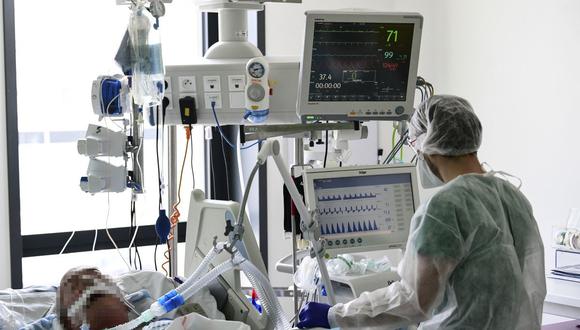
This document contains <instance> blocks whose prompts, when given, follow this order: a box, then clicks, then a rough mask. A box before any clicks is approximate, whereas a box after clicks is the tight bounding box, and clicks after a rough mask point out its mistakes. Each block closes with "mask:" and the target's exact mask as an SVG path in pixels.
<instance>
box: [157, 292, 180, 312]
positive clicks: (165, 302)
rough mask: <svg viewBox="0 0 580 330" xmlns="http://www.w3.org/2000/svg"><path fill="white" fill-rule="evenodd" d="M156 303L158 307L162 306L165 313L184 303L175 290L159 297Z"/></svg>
mask: <svg viewBox="0 0 580 330" xmlns="http://www.w3.org/2000/svg"><path fill="white" fill-rule="evenodd" d="M157 302H158V303H159V305H161V306H163V308H164V309H165V311H166V312H167V313H169V312H171V311H172V310H174V309H176V308H177V307H179V306H181V305H183V304H184V303H185V301H184V300H183V297H182V296H181V295H180V294H179V293H177V291H175V290H171V291H169V292H168V293H167V294H165V295H163V296H161V297H160V298H159V299H157Z"/></svg>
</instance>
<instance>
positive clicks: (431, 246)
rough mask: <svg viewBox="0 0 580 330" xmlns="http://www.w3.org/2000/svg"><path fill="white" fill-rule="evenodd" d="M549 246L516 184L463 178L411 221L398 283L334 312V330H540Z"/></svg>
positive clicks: (484, 177) (493, 178) (490, 176)
mask: <svg viewBox="0 0 580 330" xmlns="http://www.w3.org/2000/svg"><path fill="white" fill-rule="evenodd" d="M544 271H545V270H544V248H543V244H542V240H541V238H540V233H539V231H538V226H537V224H536V221H535V219H534V216H533V214H532V207H531V205H530V203H529V202H528V201H527V199H526V198H525V197H524V195H523V194H522V193H521V192H520V191H519V190H518V189H517V188H516V187H514V186H513V185H512V184H511V183H509V182H508V181H505V180H503V179H501V178H498V177H496V176H494V175H493V174H492V173H488V174H485V175H480V174H467V175H462V176H459V177H457V178H455V179H454V180H452V181H451V182H449V183H447V184H446V185H445V186H443V187H442V188H441V190H440V191H439V192H437V193H436V194H435V195H434V196H433V197H432V198H431V199H430V200H429V201H428V202H426V203H425V204H423V205H422V206H421V207H420V208H419V209H418V210H417V212H416V213H415V215H414V217H413V219H412V221H411V230H410V234H409V240H408V242H407V248H406V250H405V253H404V255H403V258H402V260H401V262H400V264H399V269H398V272H399V275H400V276H401V281H399V282H395V283H394V284H392V285H390V286H389V287H386V288H381V289H378V290H375V291H373V292H365V293H363V294H362V295H361V296H360V297H359V298H357V299H354V300H352V301H350V302H349V303H346V304H337V305H335V306H333V307H332V308H331V309H330V311H329V314H328V316H329V322H330V325H331V326H332V327H338V326H339V327H341V328H343V329H349V328H352V329H396V328H399V327H403V326H406V325H410V324H417V323H420V322H421V325H420V327H419V329H478V330H479V329H494V330H495V329H510V330H511V329H540V327H541V320H542V307H543V302H544V298H545V295H546V282H545V276H544Z"/></svg>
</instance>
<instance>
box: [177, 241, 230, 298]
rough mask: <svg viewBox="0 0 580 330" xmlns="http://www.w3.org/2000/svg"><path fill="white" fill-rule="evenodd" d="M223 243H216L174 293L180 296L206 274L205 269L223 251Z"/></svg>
mask: <svg viewBox="0 0 580 330" xmlns="http://www.w3.org/2000/svg"><path fill="white" fill-rule="evenodd" d="M223 246H224V243H218V245H216V247H212V248H211V249H210V250H209V252H208V253H207V254H206V256H205V258H203V260H202V261H201V263H200V264H199V266H198V267H197V269H196V270H195V271H194V272H193V274H191V275H190V276H189V277H188V278H187V279H186V280H185V282H183V283H182V284H181V285H180V286H178V287H177V288H176V289H175V291H176V292H177V293H179V294H182V293H183V291H185V289H187V288H188V287H190V286H191V285H192V284H195V282H196V281H197V280H198V279H199V278H200V277H201V276H202V275H203V274H204V273H205V272H207V268H208V266H209V264H210V262H212V261H213V260H214V259H215V257H216V256H217V255H218V254H220V253H221V252H222V251H223Z"/></svg>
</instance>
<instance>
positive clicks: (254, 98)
mask: <svg viewBox="0 0 580 330" xmlns="http://www.w3.org/2000/svg"><path fill="white" fill-rule="evenodd" d="M269 75H270V66H269V65H268V62H267V61H266V59H265V58H264V57H255V58H253V59H251V60H249V61H248V63H247V64H246V89H245V91H246V113H245V114H244V118H246V119H247V120H249V121H250V122H252V123H261V122H264V121H265V120H266V118H267V117H268V113H269V112H270V110H269V109H270V86H269V84H268V77H269Z"/></svg>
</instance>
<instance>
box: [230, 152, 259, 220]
mask: <svg viewBox="0 0 580 330" xmlns="http://www.w3.org/2000/svg"><path fill="white" fill-rule="evenodd" d="M259 168H260V163H256V165H254V168H253V169H252V172H251V173H250V177H249V178H248V183H247V184H246V189H245V191H244V197H243V198H242V204H240V211H239V212H238V221H237V222H236V225H240V226H241V225H243V223H244V214H245V213H246V212H245V210H246V204H247V203H248V197H249V196H250V190H251V189H252V181H254V177H255V176H256V173H257V172H258V169H259Z"/></svg>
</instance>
